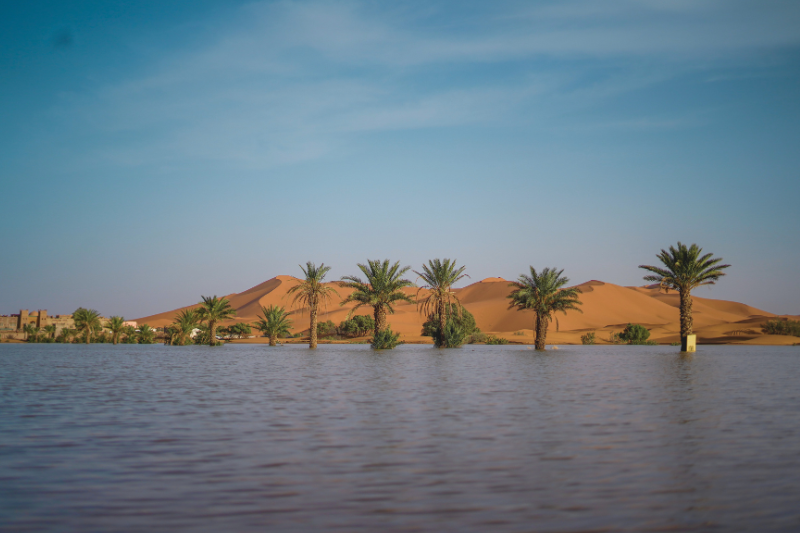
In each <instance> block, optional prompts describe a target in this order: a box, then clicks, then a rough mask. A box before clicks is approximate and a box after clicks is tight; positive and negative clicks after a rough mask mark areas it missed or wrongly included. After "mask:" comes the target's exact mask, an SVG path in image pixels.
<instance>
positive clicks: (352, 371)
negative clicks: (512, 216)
mask: <svg viewBox="0 0 800 533" xmlns="http://www.w3.org/2000/svg"><path fill="white" fill-rule="evenodd" d="M700 350H701V351H700V352H698V353H697V354H696V355H694V356H690V357H685V356H684V357H682V356H680V355H678V354H677V353H676V348H673V347H632V346H622V347H618V346H600V347H591V346H576V347H563V348H562V349H561V350H559V351H550V352H547V353H546V354H539V353H536V352H534V351H532V350H530V349H528V347H525V346H522V347H520V346H466V347H464V348H461V349H457V350H436V349H433V348H431V347H430V346H411V345H409V346H401V347H400V348H398V349H396V350H394V351H388V352H374V351H372V350H370V349H369V347H368V346H363V345H353V346H344V345H322V346H320V348H319V349H318V350H317V351H316V352H311V351H310V350H308V349H307V348H306V347H301V346H284V347H277V348H269V347H267V346H254V345H240V346H225V347H221V348H217V349H210V348H207V347H166V346H161V345H153V346H137V345H133V346H126V345H120V346H109V345H89V346H82V345H67V346H63V345H2V346H0V528H2V529H4V530H14V531H26V530H30V531H65V530H81V531H141V530H143V529H149V530H155V531H167V530H169V531H173V530H185V531H209V532H211V531H214V532H217V531H225V530H229V531H263V530H265V529H266V528H269V530H270V531H309V530H341V531H357V530H365V531H366V530H371V531H377V530H382V531H459V532H461V531H664V530H667V531H791V530H800V505H798V502H800V443H799V441H798V436H799V435H798V430H800V401H798V392H797V391H798V385H799V384H800V348H798V347H744V346H702V347H700Z"/></svg>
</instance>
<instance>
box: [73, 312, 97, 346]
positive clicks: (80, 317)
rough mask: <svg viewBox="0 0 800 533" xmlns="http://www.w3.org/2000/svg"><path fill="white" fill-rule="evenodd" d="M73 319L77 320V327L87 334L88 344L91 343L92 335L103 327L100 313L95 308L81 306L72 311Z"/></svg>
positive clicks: (79, 330)
mask: <svg viewBox="0 0 800 533" xmlns="http://www.w3.org/2000/svg"><path fill="white" fill-rule="evenodd" d="M72 320H74V321H75V329H76V330H78V332H83V333H84V334H85V335H86V344H89V342H90V341H91V338H92V335H94V334H95V333H96V332H98V331H100V330H101V329H102V328H103V326H102V324H101V323H100V313H98V312H97V311H95V310H94V309H84V308H83V307H79V308H78V309H77V310H76V311H75V312H74V313H72Z"/></svg>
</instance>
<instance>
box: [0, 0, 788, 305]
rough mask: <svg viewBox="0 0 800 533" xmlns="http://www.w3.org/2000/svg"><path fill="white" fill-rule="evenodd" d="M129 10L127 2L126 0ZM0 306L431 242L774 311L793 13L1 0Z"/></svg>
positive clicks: (783, 292) (657, 4)
mask: <svg viewBox="0 0 800 533" xmlns="http://www.w3.org/2000/svg"><path fill="white" fill-rule="evenodd" d="M128 4H133V5H128ZM3 11H4V16H3V17H0V72H2V76H0V158H1V160H2V163H3V164H2V167H0V184H2V189H1V190H2V195H3V206H4V207H3V209H2V211H0V217H1V218H0V222H2V227H3V229H4V231H3V235H4V238H3V250H4V252H3V254H2V255H0V312H2V313H5V314H8V313H12V312H16V311H17V310H18V309H20V308H31V309H38V308H45V309H48V310H49V311H50V312H51V313H69V312H72V311H73V310H74V309H75V308H76V307H78V306H87V307H93V308H96V309H98V310H99V311H100V312H102V313H103V314H104V315H111V314H122V315H124V316H126V317H129V318H133V317H138V316H143V315H147V314H151V313H156V312H160V311H164V310H167V309H172V308H175V307H179V306H182V305H186V304H189V303H193V302H195V301H197V300H199V298H200V295H201V294H204V295H209V294H227V293H231V292H240V291H242V290H245V289H247V288H249V287H251V286H253V285H256V284H258V283H260V282H262V281H264V280H266V279H268V278H271V277H273V276H275V275H277V274H291V275H297V274H299V273H300V269H299V268H298V266H297V265H298V264H299V263H305V262H306V261H308V260H311V261H315V262H317V263H320V262H325V263H326V264H329V265H331V266H332V267H333V270H332V272H331V279H337V278H339V277H340V276H343V275H348V274H354V273H356V268H355V264H356V263H357V262H363V261H365V260H366V259H367V258H386V257H388V258H390V259H392V260H400V261H401V262H402V263H403V264H408V265H411V266H412V267H413V268H416V269H419V267H420V266H421V264H422V263H423V262H424V261H426V260H427V259H430V258H433V257H455V258H457V259H458V260H459V263H462V264H465V265H466V266H467V272H468V273H469V274H470V275H471V276H472V280H474V281H477V280H480V279H482V278H485V277H489V276H502V277H505V278H507V279H513V278H516V277H517V276H518V275H519V274H521V273H523V272H525V271H526V270H527V268H528V266H529V265H534V266H536V267H537V268H541V267H545V266H552V267H559V268H563V269H565V274H566V275H567V276H568V277H570V278H571V280H572V281H573V282H575V283H580V282H583V281H587V280H590V279H600V280H603V281H608V282H612V283H617V284H622V285H640V284H643V281H642V279H641V278H642V275H643V274H644V272H643V271H641V270H639V269H638V268H637V265H639V264H642V263H647V264H652V263H653V262H654V261H655V254H656V253H657V252H658V251H659V250H660V249H661V248H666V247H668V246H669V245H671V244H675V243H676V242H677V241H679V240H680V241H682V242H685V243H692V242H696V243H697V244H699V245H700V246H702V247H703V248H704V249H705V250H706V251H711V252H713V253H714V254H715V255H717V256H721V257H723V258H724V259H725V260H726V262H729V263H731V264H732V265H733V267H732V268H731V269H730V270H729V275H728V276H727V277H726V278H724V279H723V280H722V281H721V282H720V283H719V284H718V285H717V286H715V287H713V288H712V289H701V290H698V291H697V292H696V294H697V295H699V296H705V297H713V298H721V299H731V300H737V301H743V302H746V303H749V304H751V305H755V306H757V307H760V308H763V309H766V310H769V311H772V312H778V313H793V314H798V313H800V282H798V281H797V269H798V267H797V265H798V264H800V237H799V236H798V235H800V231H798V229H799V228H800V209H798V206H797V198H798V193H800V170H799V169H800V148H798V147H800V96H798V95H800V3H798V2H795V1H772V0H759V1H741V0H728V1H721V0H705V1H702V2H700V1H694V0H692V1H689V0H685V1H684V0H672V1H666V0H663V1H662V0H640V1H633V0H609V1H607V2H595V1H590V0H585V1H584V0H576V1H566V2H564V1H560V2H555V1H552V2H550V1H543V2H533V1H530V2H435V1H434V2H431V1H424V2H423V1H420V2H403V3H390V2H357V1H353V2H336V1H331V2H314V1H309V2H240V3H236V2H213V1H197V0H195V1H175V2H160V1H159V2H156V1H143V2H136V3H125V2H107V1H96V2H89V1H87V2H66V1H58V2H45V1H31V2H17V3H14V4H10V5H6V6H4V8H3Z"/></svg>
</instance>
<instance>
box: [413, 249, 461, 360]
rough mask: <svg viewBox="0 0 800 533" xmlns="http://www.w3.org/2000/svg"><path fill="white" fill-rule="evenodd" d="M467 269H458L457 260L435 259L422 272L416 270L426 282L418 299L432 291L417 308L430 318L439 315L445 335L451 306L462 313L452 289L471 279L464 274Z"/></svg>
mask: <svg viewBox="0 0 800 533" xmlns="http://www.w3.org/2000/svg"><path fill="white" fill-rule="evenodd" d="M466 268H467V267H465V266H462V267H460V268H456V260H455V259H454V260H452V261H450V260H449V259H445V260H444V261H440V260H439V259H433V260H428V264H427V265H422V272H417V271H416V270H414V274H416V275H417V276H419V277H420V278H422V281H424V282H425V285H423V286H422V287H420V289H419V290H418V291H417V297H419V292H420V291H421V290H423V289H427V290H429V291H430V293H429V294H428V296H427V298H425V299H424V300H422V301H419V300H417V306H418V308H419V310H420V312H421V313H423V314H425V315H429V316H430V315H432V314H434V313H436V314H438V315H439V331H440V332H442V333H444V327H445V324H446V323H447V315H448V314H449V312H450V310H451V306H452V305H453V304H455V307H456V309H458V312H459V313H460V312H461V311H460V310H461V307H462V305H461V302H460V301H459V300H458V298H457V297H456V295H455V293H454V292H453V290H452V288H453V285H454V284H455V283H457V282H458V281H459V280H461V279H463V278H465V277H467V278H468V277H469V276H468V275H467V274H464V270H465V269H466ZM436 338H441V335H440V336H439V337H434V339H436ZM437 342H438V341H437ZM437 346H438V344H437Z"/></svg>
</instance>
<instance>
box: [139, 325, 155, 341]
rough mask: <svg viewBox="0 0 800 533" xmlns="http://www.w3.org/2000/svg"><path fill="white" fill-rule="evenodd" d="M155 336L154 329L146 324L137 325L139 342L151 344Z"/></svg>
mask: <svg viewBox="0 0 800 533" xmlns="http://www.w3.org/2000/svg"><path fill="white" fill-rule="evenodd" d="M155 336H156V330H154V329H153V328H151V327H150V326H149V325H148V324H140V325H139V344H153V339H155Z"/></svg>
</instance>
